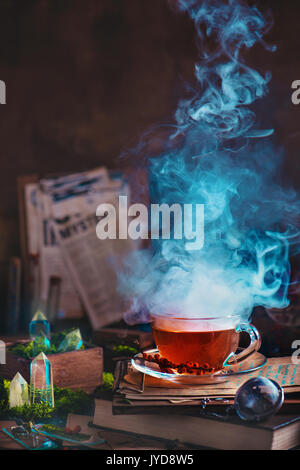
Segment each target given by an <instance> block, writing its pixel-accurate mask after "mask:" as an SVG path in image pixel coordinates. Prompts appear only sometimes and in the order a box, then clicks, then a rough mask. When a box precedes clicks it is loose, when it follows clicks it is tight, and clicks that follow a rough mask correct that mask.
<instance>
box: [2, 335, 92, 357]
mask: <svg viewBox="0 0 300 470" xmlns="http://www.w3.org/2000/svg"><path fill="white" fill-rule="evenodd" d="M72 331H73V329H71V330H65V331H61V332H59V333H55V334H54V335H52V336H51V346H50V351H48V349H47V347H46V346H45V343H44V342H43V341H41V342H40V344H37V342H36V343H35V344H34V342H33V341H30V343H27V344H16V345H15V346H12V347H11V348H10V349H9V352H11V353H12V354H14V355H15V356H18V357H23V358H24V359H31V358H33V357H35V356H37V355H38V354H39V353H41V352H43V353H45V354H56V353H57V352H58V348H59V345H60V343H61V342H62V341H63V340H64V338H65V336H66V335H67V334H68V333H71V332H72ZM82 349H85V348H84V345H83V344H82V345H81V348H80V350H82Z"/></svg>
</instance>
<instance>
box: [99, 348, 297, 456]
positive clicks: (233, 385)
mask: <svg viewBox="0 0 300 470" xmlns="http://www.w3.org/2000/svg"><path fill="white" fill-rule="evenodd" d="M253 376H264V377H268V378H270V379H274V378H275V380H276V381H277V382H278V383H280V384H281V385H282V386H283V388H284V391H285V397H286V399H285V404H284V406H283V408H282V409H281V410H280V413H278V414H277V415H275V416H273V417H271V418H269V419H268V420H267V421H264V422H262V423H253V422H251V423H250V422H246V421H243V420H242V419H240V418H239V417H238V416H237V415H236V414H234V413H228V412H226V411H228V405H230V404H232V403H233V398H234V395H235V392H236V390H237V389H238V388H239V386H240V385H241V384H243V383H244V382H245V381H246V380H248V379H249V378H251V377H253ZM116 385H117V387H116V393H115V395H114V398H113V402H110V401H106V400H100V399H96V400H95V414H94V417H93V425H94V426H98V427H100V428H101V429H114V430H118V431H119V432H120V431H122V432H125V433H129V434H130V435H140V436H144V437H145V436H148V437H152V438H153V437H155V438H158V439H163V440H166V441H169V442H172V441H173V442H174V441H180V442H181V443H183V444H184V445H192V446H196V447H205V448H217V449H289V448H293V447H296V446H298V445H300V404H299V403H300V400H299V391H300V369H299V370H298V365H297V364H292V363H291V359H290V358H289V357H288V358H271V359H269V360H268V361H267V364H266V365H265V366H264V367H263V368H261V369H260V370H257V371H254V372H252V373H249V374H241V375H236V376H233V377H231V378H229V379H228V381H226V382H224V383H219V384H215V385H202V386H199V387H198V386H196V387H195V386H193V387H187V386H181V387H179V386H178V385H175V384H173V383H170V382H164V381H161V380H160V379H155V378H151V377H148V376H147V377H146V378H144V381H143V380H142V376H141V374H140V373H138V372H136V371H134V370H133V369H132V368H131V367H129V368H128V370H127V371H126V373H125V376H124V377H122V378H121V379H120V380H119V381H118V383H117V384H116Z"/></svg>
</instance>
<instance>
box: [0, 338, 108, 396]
mask: <svg viewBox="0 0 300 470" xmlns="http://www.w3.org/2000/svg"><path fill="white" fill-rule="evenodd" d="M10 345H11V344H10ZM47 357H48V359H49V361H50V362H51V365H52V373H53V383H54V385H56V386H57V387H62V388H70V389H73V390H74V389H82V390H84V391H86V392H89V393H90V392H93V391H94V390H95V388H96V387H97V386H98V385H100V384H101V383H102V374H103V350H102V348H101V347H90V348H87V349H85V350H82V351H70V352H65V353H57V354H48V355H47ZM30 362H31V361H30V360H28V359H24V358H22V357H17V356H15V355H14V354H12V353H10V352H8V351H7V352H6V364H2V365H0V375H1V376H2V377H4V378H6V379H9V380H11V379H12V378H13V377H14V375H15V374H16V373H17V372H20V374H22V375H23V377H24V378H25V379H26V380H27V381H28V382H29V380H30Z"/></svg>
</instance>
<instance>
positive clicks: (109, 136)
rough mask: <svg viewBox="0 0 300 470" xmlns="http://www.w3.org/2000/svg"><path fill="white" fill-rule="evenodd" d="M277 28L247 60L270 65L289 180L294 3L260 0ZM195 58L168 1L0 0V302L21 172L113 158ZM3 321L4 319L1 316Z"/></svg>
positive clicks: (188, 32)
mask: <svg viewBox="0 0 300 470" xmlns="http://www.w3.org/2000/svg"><path fill="white" fill-rule="evenodd" d="M257 4H258V6H260V7H261V8H262V9H266V8H268V7H271V8H272V10H273V15H274V20H275V25H274V27H273V29H272V32H271V33H270V34H269V40H270V41H273V40H274V41H275V43H276V44H277V46H278V50H277V52H276V53H274V54H272V53H268V52H265V51H264V50H263V49H262V48H261V47H260V48H256V49H255V50H254V51H253V52H251V57H250V60H251V61H253V63H254V64H255V66H257V67H258V68H259V69H261V70H271V71H272V74H273V80H272V84H271V90H270V95H269V97H268V99H266V100H265V101H264V103H263V105H262V106H261V112H262V116H263V119H264V120H266V123H267V124H269V123H271V125H274V126H275V128H276V132H277V136H278V142H279V144H283V145H284V146H285V148H286V168H287V171H288V172H289V173H290V175H291V177H292V180H293V182H294V184H297V182H298V179H299V178H298V175H297V169H298V171H299V164H298V162H299V158H298V148H299V143H300V122H299V117H300V105H299V106H298V107H297V106H295V105H292V103H291V82H292V81H293V80H296V79H300V61H299V54H300V52H299V51H300V27H299V14H300V2H298V1H292V0H286V1H284V2H283V1H282V0H281V1H275V0H268V1H266V0H258V1H257ZM196 58H197V51H196V47H195V45H194V30H193V24H192V22H191V21H190V20H189V18H188V17H187V16H186V15H182V14H179V13H176V12H174V10H172V9H170V8H169V5H168V2H167V0H0V79H1V80H4V81H5V82H6V86H7V104H6V105H2V106H0V119H1V126H0V142H1V150H0V165H1V166H0V168H1V181H0V201H1V204H0V296H1V302H0V308H1V312H3V314H2V326H3V318H4V311H5V304H6V283H7V263H8V259H9V256H11V255H14V254H16V255H18V254H19V252H20V248H19V234H18V204H17V193H16V178H17V176H18V175H23V174H28V173H35V172H40V173H42V174H46V173H49V172H50V173H51V172H58V171H59V172H60V171H77V170H83V169H85V168H91V167H94V166H96V165H99V164H102V163H103V164H106V165H107V166H110V167H113V166H119V163H118V161H117V157H118V155H119V154H120V152H121V151H122V150H124V149H126V148H127V147H129V146H131V145H133V144H134V143H135V142H137V140H138V138H139V136H140V134H141V132H142V131H143V130H145V129H146V128H147V126H148V125H150V124H153V123H157V122H159V121H165V120H170V118H171V116H172V113H173V111H174V109H175V106H176V102H177V98H178V97H179V96H180V95H182V93H183V84H184V81H185V80H192V77H193V64H194V62H195V60H196ZM0 326H1V321H0Z"/></svg>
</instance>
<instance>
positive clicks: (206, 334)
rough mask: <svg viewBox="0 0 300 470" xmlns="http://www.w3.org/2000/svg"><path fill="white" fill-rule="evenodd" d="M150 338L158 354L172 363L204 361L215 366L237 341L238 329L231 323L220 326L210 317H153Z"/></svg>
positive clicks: (201, 362)
mask: <svg viewBox="0 0 300 470" xmlns="http://www.w3.org/2000/svg"><path fill="white" fill-rule="evenodd" d="M152 331H153V336H154V341H155V343H156V346H157V349H158V350H159V352H160V354H161V356H163V357H165V358H166V359H168V360H169V361H171V362H174V363H175V364H182V363H186V362H193V363H195V362H198V363H199V365H203V364H204V363H207V364H208V365H209V367H212V368H214V369H215V370H218V369H221V368H222V367H223V363H224V361H225V360H226V359H227V357H228V356H229V354H231V353H234V352H235V351H236V349H237V347H238V343H239V333H237V332H236V330H235V327H233V326H228V325H227V327H226V326H222V325H220V324H215V323H214V322H213V321H212V322H211V323H210V322H209V321H201V320H200V321H199V323H197V321H196V320H194V319H193V320H191V321H190V322H189V320H181V319H179V320H177V319H174V320H171V319H167V320H162V319H159V320H156V319H155V320H154V321H153V323H152Z"/></svg>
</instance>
